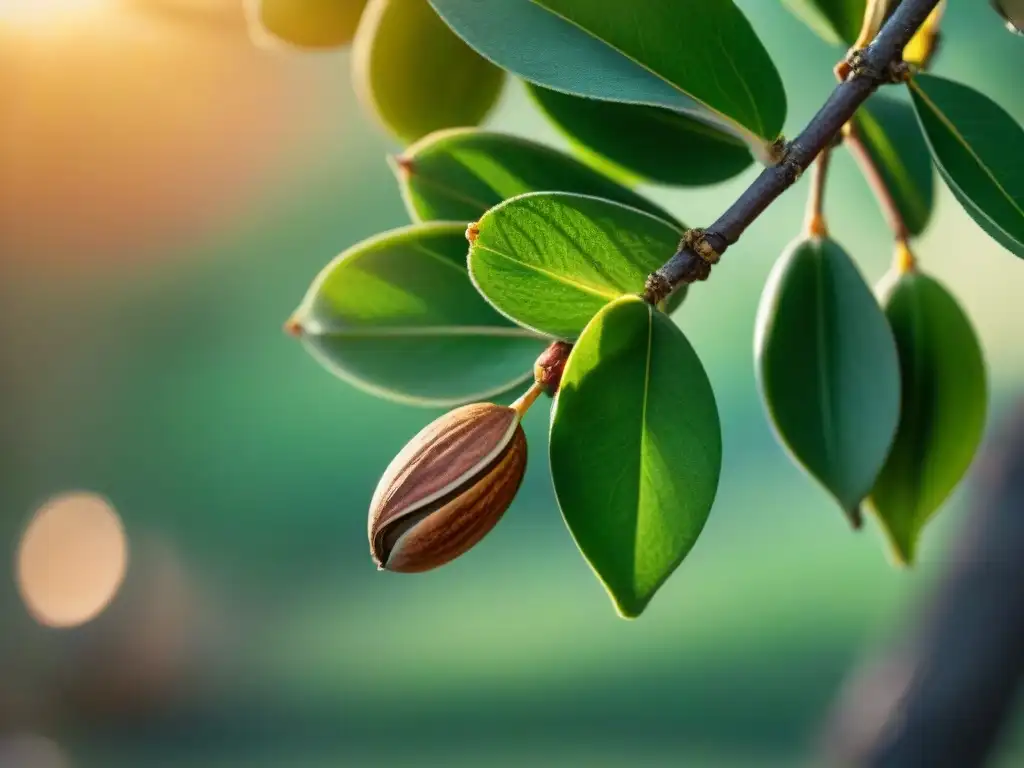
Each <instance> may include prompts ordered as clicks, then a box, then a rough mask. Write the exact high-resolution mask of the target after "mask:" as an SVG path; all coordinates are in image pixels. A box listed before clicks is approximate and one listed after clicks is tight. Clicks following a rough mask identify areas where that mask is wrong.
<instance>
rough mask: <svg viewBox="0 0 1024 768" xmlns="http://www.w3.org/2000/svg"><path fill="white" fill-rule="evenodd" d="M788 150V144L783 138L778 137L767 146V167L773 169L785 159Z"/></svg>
mask: <svg viewBox="0 0 1024 768" xmlns="http://www.w3.org/2000/svg"><path fill="white" fill-rule="evenodd" d="M788 150H789V143H788V142H787V141H786V137H785V136H779V138H777V139H776V140H775V141H773V142H772V143H771V144H770V145H769V146H768V167H769V168H774V167H775V166H776V165H778V164H779V163H781V162H782V161H783V160H785V159H786V152H787V151H788Z"/></svg>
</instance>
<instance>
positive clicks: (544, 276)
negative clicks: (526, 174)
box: [469, 192, 682, 339]
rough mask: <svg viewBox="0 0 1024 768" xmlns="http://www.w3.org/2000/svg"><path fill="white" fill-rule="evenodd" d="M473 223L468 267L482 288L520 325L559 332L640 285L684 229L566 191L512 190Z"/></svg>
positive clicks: (565, 335) (572, 334)
mask: <svg viewBox="0 0 1024 768" xmlns="http://www.w3.org/2000/svg"><path fill="white" fill-rule="evenodd" d="M476 229H477V235H476V236H475V238H474V239H473V242H472V244H471V246H470V249H469V272H470V276H471V277H472V279H473V283H474V284H475V285H476V287H477V289H478V290H479V291H480V292H481V293H482V294H483V295H484V296H485V297H486V298H487V300H488V301H489V302H491V304H493V305H494V307H495V308H497V310H498V311H499V312H501V313H502V314H503V315H505V316H506V317H508V318H510V319H512V320H514V321H515V322H516V323H518V324H519V325H522V326H523V327H526V328H531V329H533V330H535V331H538V332H540V333H544V334H548V335H549V336H554V337H557V338H562V339H574V338H576V336H577V335H579V333H580V332H581V331H582V330H583V328H584V327H585V326H586V325H587V323H589V322H590V319H591V318H592V317H593V316H594V315H595V314H597V312H598V311H600V310H601V308H602V307H604V305H605V304H607V303H608V302H610V301H614V300H615V299H617V298H619V297H620V296H622V295H623V294H627V293H634V294H638V293H643V290H644V283H645V281H646V279H647V276H648V275H649V274H650V273H651V272H653V271H655V270H656V269H658V268H659V267H660V266H661V265H662V264H663V263H664V262H665V261H666V260H667V259H668V258H669V257H670V256H671V255H672V254H673V253H674V252H675V250H676V248H677V246H678V245H679V240H680V238H681V237H682V231H681V230H680V229H679V228H678V227H676V226H674V225H672V224H669V223H668V222H666V221H663V220H661V219H658V218H655V217H654V216H651V215H650V214H649V213H645V212H643V211H640V210H637V209H636V208H630V207H628V206H625V205H621V204H619V203H614V202H611V201H609V200H602V199H600V198H597V197H587V196H584V195H571V194H565V193H561V192H537V193H532V194H528V195H521V196H519V197H513V198H512V199H511V200H507V201H506V202H504V203H502V204H501V205H498V206H496V207H494V208H492V209H491V210H490V211H488V212H487V213H486V214H484V216H483V218H482V219H480V221H479V222H478V223H477V225H476ZM673 298H676V297H673ZM678 300H681V297H679V298H678V299H677V301H678Z"/></svg>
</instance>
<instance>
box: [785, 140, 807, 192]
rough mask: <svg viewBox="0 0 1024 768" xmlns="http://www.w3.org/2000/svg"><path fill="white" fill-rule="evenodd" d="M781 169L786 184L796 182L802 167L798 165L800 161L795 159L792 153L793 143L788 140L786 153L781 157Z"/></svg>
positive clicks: (802, 170)
mask: <svg viewBox="0 0 1024 768" xmlns="http://www.w3.org/2000/svg"><path fill="white" fill-rule="evenodd" d="M782 171H783V173H784V174H785V176H786V186H790V185H792V184H796V182H797V180H799V178H800V176H801V174H803V172H804V169H803V167H802V166H801V165H800V161H799V160H797V158H796V157H794V155H793V144H792V142H790V143H789V144H787V145H786V154H785V155H784V156H783V158H782Z"/></svg>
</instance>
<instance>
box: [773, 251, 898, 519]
mask: <svg viewBox="0 0 1024 768" xmlns="http://www.w3.org/2000/svg"><path fill="white" fill-rule="evenodd" d="M754 350H755V354H756V357H757V372H758V381H759V384H760V388H761V395H762V397H763V398H764V402H765V406H766V407H767V409H768V413H769V415H770V416H771V420H772V423H773V424H774V426H775V429H776V431H777V432H778V435H779V437H780V438H781V440H782V442H783V443H784V444H785V445H786V447H787V448H788V449H789V450H790V452H791V453H792V455H793V457H794V458H795V459H796V461H798V462H799V463H800V464H801V465H802V466H803V467H804V468H805V469H807V471H808V472H809V473H810V474H811V475H813V476H814V477H815V478H817V479H818V480H819V481H820V482H821V484H822V485H824V486H825V488H827V489H828V490H829V492H831V493H832V495H833V496H835V498H836V500H837V501H838V502H839V504H840V506H841V507H842V508H843V510H844V511H845V512H846V513H847V515H849V516H850V518H851V520H852V521H854V522H855V524H858V521H859V507H860V504H861V502H862V501H863V499H864V497H866V496H867V495H868V493H869V492H870V491H871V487H872V486H873V485H874V483H875V478H876V477H877V476H878V473H879V471H880V470H881V469H882V464H883V463H884V462H885V457H886V454H887V453H888V452H889V447H890V446H891V445H892V441H893V436H894V435H895V434H896V426H897V423H898V422H899V415H900V369H899V361H898V359H897V357H896V343H895V341H894V340H893V335H892V331H891V330H890V329H889V324H888V322H887V321H886V319H885V315H884V314H883V313H882V310H881V309H880V308H879V307H878V304H877V303H876V302H875V298H874V296H873V295H872V294H871V290H870V289H869V288H868V286H867V285H866V284H865V283H864V279H863V278H862V277H861V275H860V272H858V271H857V267H856V265H854V263H853V260H852V259H850V257H849V256H847V255H846V253H845V251H843V249H842V248H840V247H839V245H837V244H836V243H834V242H832V241H831V240H819V239H809V240H799V241H797V242H795V243H793V244H792V245H791V246H790V247H789V249H788V250H787V251H786V253H784V254H783V255H782V257H781V258H780V259H779V260H778V262H776V264H775V267H774V268H773V269H772V273H771V276H770V277H769V278H768V283H767V285H766V286H765V289H764V294H763V295H762V296H761V306H760V308H759V310H758V318H757V330H756V335H755V341H754Z"/></svg>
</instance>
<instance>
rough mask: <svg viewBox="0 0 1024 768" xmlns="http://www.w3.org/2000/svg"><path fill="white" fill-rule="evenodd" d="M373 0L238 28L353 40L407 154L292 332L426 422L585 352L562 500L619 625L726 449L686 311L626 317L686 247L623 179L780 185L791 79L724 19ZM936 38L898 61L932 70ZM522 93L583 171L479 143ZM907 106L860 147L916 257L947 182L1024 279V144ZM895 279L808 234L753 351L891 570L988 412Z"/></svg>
mask: <svg viewBox="0 0 1024 768" xmlns="http://www.w3.org/2000/svg"><path fill="white" fill-rule="evenodd" d="M789 2H790V4H791V5H793V6H795V7H799V9H800V10H801V11H802V12H803V15H804V16H805V17H806V18H809V19H810V20H812V22H813V26H814V28H815V29H817V30H819V31H821V32H823V33H824V34H825V35H826V36H828V37H829V38H830V39H833V40H834V41H836V42H844V43H846V44H850V43H853V42H854V41H855V40H856V39H858V36H863V35H864V34H869V35H871V36H873V35H874V32H877V29H878V25H879V24H880V23H881V21H882V20H883V19H884V18H885V16H886V13H887V12H888V10H890V9H889V8H887V7H886V6H887V4H886V3H884V2H882V3H878V2H875V1H874V0H870V2H869V0H789ZM285 5H287V6H288V7H289V8H291V11H290V13H291V14H292V15H291V16H289V17H287V18H285V17H283V16H281V15H280V13H279V10H280V8H281V7H283V6H285ZM363 5H364V3H363V2H362V0H291V2H289V3H285V2H284V0H276V1H275V0H256V5H255V15H254V18H255V19H256V21H257V22H258V23H259V24H261V25H262V27H261V28H262V29H263V31H264V33H265V34H270V35H273V36H274V37H276V38H278V39H282V40H285V41H288V42H291V43H293V44H296V45H300V46H304V47H320V46H336V45H340V44H344V43H345V42H347V41H348V40H349V39H350V38H352V37H353V35H354V42H353V57H354V63H353V72H354V76H355V88H356V91H357V93H359V94H360V95H361V96H362V98H363V100H364V103H365V104H366V106H367V108H368V109H369V111H371V112H372V113H373V114H375V115H376V116H377V117H378V118H379V120H380V121H381V122H382V124H383V125H384V126H386V127H387V128H388V129H389V130H390V131H391V132H392V133H393V134H394V135H395V136H396V137H398V138H399V139H401V140H403V141H405V142H411V146H409V147H408V148H407V149H406V150H405V151H404V153H403V154H402V155H400V156H399V157H397V158H394V159H393V160H392V165H393V169H394V171H395V174H396V177H397V180H398V183H399V185H400V187H401V191H402V195H403V198H404V200H405V203H406V207H407V209H408V212H409V215H410V217H411V219H412V221H413V224H412V225H410V226H405V227H402V228H400V229H397V230H393V231H391V232H387V233H384V234H382V235H380V236H378V237H375V238H372V239H371V240H368V241H365V242H363V243H359V244H357V245H355V246H353V247H352V248H350V249H349V250H347V251H345V252H344V253H342V254H341V255H340V256H339V257H338V258H336V259H335V260H334V261H333V262H331V263H330V264H329V265H328V266H327V267H326V268H325V269H324V270H323V272H322V273H321V274H320V275H319V276H318V277H317V278H316V280H315V281H314V282H313V284H312V286H311V288H310V289H309V292H308V294H307V296H306V297H305V299H304V300H303V302H302V304H301V306H300V307H299V309H298V310H297V311H296V313H295V315H294V317H293V318H292V320H291V321H290V324H289V327H290V328H291V330H293V331H294V332H295V333H296V334H297V335H299V336H300V337H301V338H302V340H303V342H304V343H305V344H306V346H307V347H308V348H309V350H310V351H311V352H312V353H313V355H314V356H315V357H316V358H318V359H319V360H320V361H321V362H322V363H323V364H324V365H325V366H327V367H328V368H329V369H331V370H332V371H334V372H335V373H337V374H338V375H339V376H341V377H342V378H344V379H346V380H348V381H350V382H353V383H354V384H356V385H358V386H362V387H364V388H366V389H368V390H370V391H372V392H375V393H377V394H380V395H382V396H385V397H390V398H393V399H396V400H401V401H405V402H412V403H420V404H424V405H453V404H457V403H464V402H469V401H474V400H481V399H486V398H495V397H499V396H501V395H502V393H505V392H508V391H509V390H512V389H515V388H516V387H519V388H522V386H524V385H525V383H526V382H528V381H529V380H530V379H531V370H532V367H533V361H534V360H535V358H536V357H537V356H538V355H539V354H540V353H541V352H542V351H543V350H544V348H545V347H546V346H547V345H548V344H549V343H550V341H551V340H552V339H561V340H566V341H570V342H573V344H574V346H573V349H572V353H571V355H570V357H569V360H568V362H567V364H566V368H565V372H564V376H563V378H562V383H561V389H560V392H559V394H558V396H557V398H556V400H555V403H554V406H553V414H552V420H551V433H550V451H549V453H550V466H551V473H552V478H553V482H554V486H555V490H556V494H557V497H558V502H559V505H560V507H561V510H562V513H563V516H564V518H565V521H566V523H567V525H568V527H569V529H570V531H571V532H572V535H573V537H574V538H575V540H576V542H577V544H578V545H579V547H580V549H581V550H582V552H583V554H584V556H585V557H586V559H587V560H588V561H589V562H590V563H591V565H592V566H593V568H594V569H595V571H596V572H597V574H598V576H599V577H600V579H601V580H602V581H603V582H604V584H605V585H606V586H607V588H608V590H609V592H610V593H611V596H612V598H613V600H614V602H615V605H616V607H617V608H618V610H619V611H620V613H621V614H623V615H625V616H635V615H638V614H639V613H640V612H641V611H642V610H643V608H644V607H645V606H646V604H647V603H648V601H649V600H650V599H651V597H652V596H653V595H654V593H655V591H656V590H657V589H658V587H659V586H660V585H661V584H662V583H663V582H664V580H665V579H666V578H667V577H668V576H669V575H670V574H671V572H672V571H673V570H674V569H675V568H676V566H677V565H678V564H679V563H680V562H681V561H682V559H683V558H684V557H685V556H686V554H687V553H688V552H689V551H690V549H691V547H692V546H693V544H694V542H695V541H696V539H697V537H698V535H699V534H700V532H701V529H702V528H703V526H704V523H705V521H706V519H707V517H708V513H709V511H710V509H711V506H712V504H713V502H714V498H715V494H716V490H717V486H718V479H719V474H720V470H721V461H722V443H721V429H720V425H719V417H718V410H717V405H716V403H715V398H714V394H713V392H712V388H711V384H710V382H709V380H708V377H707V375H706V373H705V371H704V368H703V366H702V364H701V362H700V360H699V359H698V357H697V355H696V353H695V352H694V350H693V348H692V347H691V345H690V344H689V342H688V341H687V339H686V338H685V336H684V335H683V333H682V332H681V331H680V330H679V329H678V327H677V326H676V325H675V324H674V323H673V322H672V321H671V319H669V317H668V315H667V313H670V312H671V311H673V310H674V309H675V308H676V307H678V306H679V304H680V303H681V302H682V300H683V297H684V295H685V290H679V291H677V292H676V293H675V294H674V295H673V296H672V297H671V298H670V299H669V300H668V302H667V303H666V304H665V305H664V306H657V307H655V306H652V305H651V304H649V303H647V302H645V301H644V300H643V299H642V298H640V295H641V294H643V291H644V284H645V279H646V277H647V275H648V274H649V273H651V272H652V271H654V270H656V269H657V268H658V267H660V266H661V265H662V263H663V262H664V261H665V260H666V259H667V258H668V257H669V256H670V255H671V254H672V253H673V252H674V251H675V249H676V247H677V245H678V243H679V240H680V238H681V236H682V235H683V233H684V231H685V225H684V224H682V223H681V222H680V221H679V220H678V219H677V218H676V217H675V216H674V215H672V214H670V213H669V212H667V211H665V210H663V209H662V208H661V207H659V206H658V205H656V204H654V203H653V202H651V201H649V200H647V199H645V198H644V197H642V196H641V195H639V194H638V193H636V192H635V191H633V190H632V189H630V187H629V186H628V185H627V183H628V182H626V183H624V182H623V179H626V180H629V181H632V180H647V181H655V182H659V183H664V184H674V185H701V184H708V183H713V182H716V181H721V180H722V179H725V178H729V177H731V176H733V175H735V174H737V173H739V172H740V171H742V170H744V169H745V168H746V167H747V166H749V165H750V164H751V163H752V162H754V160H755V159H756V160H760V161H762V162H764V163H771V162H773V158H775V157H776V155H777V151H776V150H775V149H774V148H773V145H774V144H775V142H776V140H777V139H778V138H779V132H780V130H781V127H782V124H783V121H784V118H785V113H786V99H785V94H784V91H783V87H782V82H781V79H780V77H779V75H778V72H777V70H776V69H775V67H774V65H773V63H772V61H771V59H770V58H769V56H768V54H767V52H766V51H765V49H764V46H763V45H762V43H761V41H760V40H759V39H758V37H757V35H756V33H755V32H754V30H753V28H752V27H751V25H750V23H749V22H748V21H747V19H746V18H745V16H744V15H743V14H742V13H741V12H740V10H739V9H738V8H737V7H736V6H735V4H734V3H733V2H732V0H651V1H650V2H644V3H623V2H620V0H486V1H483V0H429V3H428V0H369V2H368V3H366V4H365V5H366V7H365V9H363V7H362V6H363ZM326 7H329V8H330V9H332V10H331V11H330V12H328V11H325V10H324V8H326ZM342 7H344V11H340V10H339V9H340V8H342ZM275 9H276V10H275ZM359 11H362V14H361V19H360V21H359V23H358V25H357V26H354V25H353V23H352V22H353V20H354V19H355V18H356V17H357V16H359ZM940 18H941V10H940V11H937V12H936V14H934V15H933V17H932V18H931V19H929V23H928V24H926V25H925V27H924V28H923V29H922V30H921V32H920V33H919V34H918V36H917V37H915V39H914V41H912V43H911V45H910V46H908V49H907V51H906V53H905V55H906V57H907V59H908V60H909V61H911V62H912V63H914V64H915V65H916V67H917V69H918V70H922V69H923V68H924V66H925V64H926V63H927V62H928V59H929V58H930V52H931V50H932V48H933V46H934V38H935V35H936V32H937V28H938V21H939V19H940ZM332 25H333V26H332ZM681 30H685V31H686V33H685V45H681V44H680V39H681V37H680V31H681ZM410 49H415V50H416V56H408V55H400V53H401V52H402V51H407V50H410ZM508 75H512V76H516V77H519V78H521V79H522V80H524V81H525V82H526V83H527V87H528V89H529V90H530V92H531V94H532V96H533V98H534V100H535V101H536V103H537V105H538V106H539V107H540V109H541V110H542V112H543V113H544V114H546V115H547V116H548V117H550V119H551V120H552V121H553V122H554V123H555V124H556V125H557V126H558V127H559V128H560V129H561V130H562V131H564V132H565V133H566V135H567V136H568V137H569V138H570V140H571V142H572V145H573V147H574V149H575V150H576V155H575V156H573V155H568V154H564V153H562V152H559V151H556V150H554V149H551V148H548V147H545V146H543V145H540V144H537V143H535V142H532V141H529V140H527V139H524V138H518V137H513V136H508V135H504V134H500V133H494V132H489V131H485V130H480V129H476V128H473V127H469V126H473V125H476V124H477V123H478V122H479V121H480V120H481V119H482V118H483V117H484V116H485V114H486V113H487V112H488V110H489V108H490V107H491V106H492V105H493V103H494V102H495V101H496V100H497V98H498V96H499V94H500V91H501V88H502V85H503V82H504V80H505V79H506V78H507V77H508ZM893 90H896V89H893ZM909 92H910V98H909V99H900V98H896V97H892V96H889V95H888V94H878V95H875V96H874V97H872V98H871V99H870V100H869V101H868V102H867V104H865V106H864V107H863V108H862V109H861V110H860V111H859V112H858V114H857V116H856V118H855V120H854V121H853V123H852V124H851V126H849V127H848V129H849V131H851V132H852V133H855V134H856V136H857V138H858V140H859V142H860V145H861V146H863V148H864V152H863V155H864V157H865V158H866V159H867V162H869V163H870V164H871V167H872V168H873V169H874V170H875V172H876V174H877V176H878V177H879V179H880V180H881V183H882V184H884V185H885V187H886V189H887V190H888V192H889V194H890V195H891V197H892V199H893V201H894V205H895V206H896V208H897V209H898V213H899V215H900V217H901V219H902V221H903V223H904V225H905V228H906V231H907V233H908V234H909V235H913V236H916V235H919V234H920V233H921V232H922V231H924V229H925V227H926V226H927V223H928V220H929V217H930V215H931V209H932V199H933V196H934V192H933V163H934V166H936V167H938V169H939V171H940V174H941V176H942V178H943V179H944V180H945V181H946V183H947V185H948V186H949V188H950V189H951V190H952V191H953V193H954V195H956V197H957V199H958V200H960V201H961V203H962V204H963V205H964V207H965V208H966V210H967V211H968V212H969V213H970V215H971V216H972V217H973V218H974V219H975V220H976V221H977V222H978V223H979V225H981V227H982V228H983V229H984V230H985V231H986V232H988V233H989V234H990V235H991V236H992V237H994V238H995V239H996V240H998V241H999V242H1000V243H1001V244H1002V245H1004V246H1005V247H1006V248H1007V249H1009V250H1010V251H1011V252H1013V253H1015V254H1017V255H1018V256H1021V257H1024V176H1021V175H1020V174H1019V173H1016V170H1015V169H1014V168H1013V167H1012V166H1007V164H1006V162H1005V161H1004V160H1002V158H1006V157H1011V158H1012V157H1020V156H1024V131H1022V130H1021V128H1020V127H1019V126H1017V125H1016V124H1015V123H1014V122H1013V121H1012V119H1011V118H1010V117H1009V116H1008V115H1007V114H1006V113H1005V112H1004V111H1003V110H1002V109H1001V108H999V107H998V106H997V105H995V104H994V103H992V102H991V101H990V100H989V99H988V98H987V97H985V96H983V95H982V94H980V93H978V92H976V91H974V90H972V89H969V88H967V87H966V86H963V85H960V84H957V83H955V82H952V81H949V80H945V79H942V78H939V77H935V76H932V75H926V74H924V73H923V72H920V71H919V72H918V73H917V74H916V76H915V78H914V79H913V81H912V82H911V83H910V84H909ZM666 148H670V149H668V150H666ZM467 227H468V230H467ZM467 237H468V240H469V246H468V256H467ZM900 247H901V248H906V247H907V246H906V243H901V244H900ZM909 263H910V262H909V259H905V260H904V266H907V267H908V268H907V269H906V270H904V271H903V272H897V273H894V275H893V276H891V277H890V279H889V283H890V285H889V287H888V288H886V289H885V291H884V292H883V293H882V294H881V298H880V300H879V299H876V298H875V296H874V294H873V293H872V291H871V290H870V288H869V287H868V286H867V285H866V283H865V282H864V279H863V277H862V276H861V274H860V272H859V271H858V269H857V267H856V265H855V264H854V262H853V261H852V259H851V258H850V257H849V256H848V255H847V254H846V253H845V252H844V251H843V249H842V248H841V247H840V246H839V245H838V244H837V243H835V242H834V241H832V240H830V239H828V238H827V237H822V236H821V235H820V233H817V234H815V235H813V236H809V237H805V238H802V239H801V240H799V241H798V242H796V243H794V245H793V246H792V247H791V248H790V249H789V250H788V251H787V253H785V254H784V255H783V256H782V257H781V259H780V260H779V262H778V264H777V265H776V267H775V269H774V271H773V273H772V277H771V278H770V280H769V283H768V285H767V286H766V288H765V292H764V296H763V299H762V306H761V310H760V314H759V321H758V328H757V338H756V349H757V357H758V371H759V378H760V383H761V387H762V391H763V394H764V398H765V402H766V405H767V409H768V412H769V414H770V417H771V419H772V421H773V423H774V425H775V427H776V429H777V431H778V433H779V435H780V437H781V439H782V441H783V442H784V443H785V444H786V446H787V447H788V448H789V449H790V451H791V452H792V454H793V456H794V457H795V458H796V460H797V461H798V462H799V463H800V464H802V465H803V466H804V467H805V468H806V469H807V471H808V472H809V473H810V474H811V475H813V476H814V477H816V478H817V479H818V480H819V481H820V482H821V483H822V484H823V485H824V486H825V487H826V488H828V489H829V490H830V491H831V492H832V494H833V495H834V496H835V497H836V499H837V500H838V502H839V504H840V505H841V507H842V508H843V509H844V510H845V511H846V512H847V513H848V514H850V515H851V516H854V517H856V516H857V515H859V508H860V506H861V504H862V502H863V501H864V500H865V499H867V500H868V501H869V503H870V505H871V506H872V508H873V509H874V510H875V511H876V512H877V516H878V518H879V519H880V521H881V523H882V525H883V527H884V528H885V529H886V531H887V532H888V534H889V537H890V539H891V541H892V542H893V544H894V548H895V551H896V552H897V553H898V556H899V557H900V559H901V560H904V561H909V560H910V559H911V558H912V556H913V551H914V544H915V542H916V540H917V537H918V534H919V532H920V530H921V528H922V527H923V525H924V523H925V522H926V521H927V519H928V518H929V517H930V516H931V514H932V513H933V512H934V511H935V509H936V508H937V507H938V506H939V505H940V504H941V503H942V501H943V500H944V499H945V497H946V496H947V495H948V493H949V492H950V490H951V489H952V488H953V487H954V486H955V485H956V484H957V482H958V481H959V480H960V478H961V476H962V475H963V474H964V472H965V471H966V469H967V467H968V465H969V463H970V460H971V457H972V455H973V453H974V450H975V448H976V446H977V443H978V441H979V439H980V435H981V430H982V425H983V423H984V418H985V401H986V392H985V390H986V385H985V369H984V364H983V362H982V357H981V352H980V347H979V345H978V342H977V340H976V338H975V336H974V333H973V331H972V329H971V327H970V324H969V322H968V321H967V318H966V316H965V315H964V313H963V311H962V310H961V309H960V308H959V307H958V305H957V303H956V301H955V300H954V299H953V298H952V296H951V295H950V294H949V293H948V292H947V291H946V289H945V288H943V287H942V286H941V285H940V284H939V283H938V282H936V281H935V280H934V279H932V278H930V277H928V276H926V275H924V274H922V273H921V272H920V271H919V270H918V269H916V268H913V269H912V268H909ZM879 301H881V306H880V304H879Z"/></svg>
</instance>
